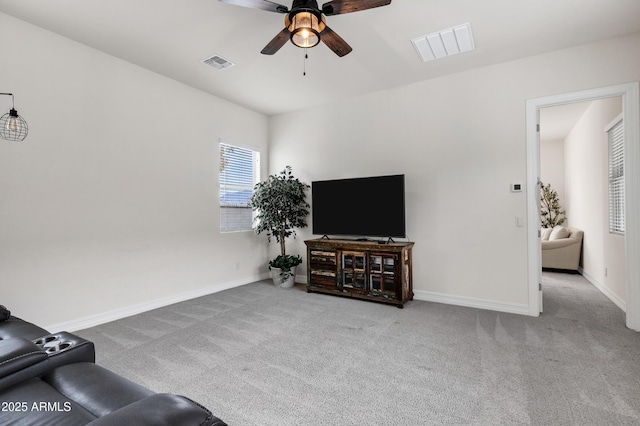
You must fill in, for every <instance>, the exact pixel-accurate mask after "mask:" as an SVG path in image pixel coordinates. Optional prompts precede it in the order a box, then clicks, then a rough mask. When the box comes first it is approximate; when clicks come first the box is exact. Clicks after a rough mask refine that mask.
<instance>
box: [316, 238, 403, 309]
mask: <svg viewBox="0 0 640 426" xmlns="http://www.w3.org/2000/svg"><path fill="white" fill-rule="evenodd" d="M304 243H305V244H306V245H307V292H308V293H311V292H317V293H326V294H333V295H336V296H346V297H353V298H356V299H364V300H371V301H375V302H382V303H388V304H392V305H396V306H397V307H399V308H402V307H403V305H404V304H405V302H407V301H408V300H413V282H412V266H411V250H412V248H413V243H409V242H401V243H388V244H380V243H378V242H374V241H354V240H332V239H326V238H323V239H316V240H307V241H305V242H304Z"/></svg>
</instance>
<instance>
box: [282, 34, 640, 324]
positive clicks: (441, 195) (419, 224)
mask: <svg viewBox="0 0 640 426" xmlns="http://www.w3.org/2000/svg"><path fill="white" fill-rule="evenodd" d="M638 48H640V34H635V35H633V36H629V37H622V38H616V39H611V40H607V41H603V42H599V43H594V44H589V45H583V46H579V47H576V48H572V49H566V50H561V51H556V52H552V53H548V54H544V55H539V56H535V57H530V58H525V59H522V60H518V61H513V62H509V63H504V64H499V65H495V66H489V67H485V68H481V69H476V70H472V71H468V72H463V73H459V74H455V75H450V76H446V77H443V78H438V79H433V80H428V81H424V82H421V83H417V84H412V85H408V86H404V87H400V88H397V89H394V90H387V91H382V92H378V93H373V94H369V95H366V96H362V97H359V98H356V99H351V100H348V101H345V102H339V103H334V104H331V105H326V106H321V107H317V108H313V109H309V110H306V111H300V112H295V113H290V114H285V115H281V116H277V117H272V118H271V119H270V170H271V171H272V172H274V171H276V170H278V169H280V168H281V167H283V166H284V165H286V164H290V165H292V166H293V167H294V170H296V171H297V172H298V173H297V174H298V176H299V177H300V178H302V179H304V180H306V181H312V180H317V179H327V178H340V177H351V176H367V175H379V174H389V173H404V174H405V175H406V183H407V188H406V196H407V209H408V210H407V223H408V227H407V231H408V234H409V237H410V239H411V240H413V241H415V242H416V246H415V249H414V269H413V272H414V289H415V290H416V295H417V296H418V297H419V298H423V299H427V300H444V301H449V302H451V303H459V304H467V305H475V306H486V307H488V308H491V309H499V310H507V311H518V312H522V313H527V312H528V311H527V309H526V307H527V306H528V303H529V301H528V283H527V233H526V229H525V228H519V227H516V226H515V218H516V216H526V199H525V193H524V192H522V193H512V192H510V191H509V185H510V183H512V182H525V181H526V152H525V142H526V141H525V102H526V100H527V99H531V98H537V97H541V96H546V95H551V94H558V93H566V92H573V91H578V90H583V89H588V88H595V87H602V86H608V85H613V84H619V83H622V82H628V81H637V80H639V79H640V56H639V55H630V54H629V52H634V51H637V50H638ZM445 60H446V59H445ZM611 63H615V64H616V66H615V67H612V66H611V65H610V64H611ZM427 66H429V65H428V64H425V67H427ZM302 237H303V238H299V239H298V240H296V242H295V245H296V246H297V250H298V251H299V252H300V253H304V244H303V242H302V240H303V239H304V238H305V237H306V238H309V237H311V234H310V232H309V231H307V232H305V233H304V235H302ZM291 251H293V250H291Z"/></svg>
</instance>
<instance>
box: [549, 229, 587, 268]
mask: <svg viewBox="0 0 640 426" xmlns="http://www.w3.org/2000/svg"><path fill="white" fill-rule="evenodd" d="M583 234H584V233H583V232H582V231H581V230H580V229H577V228H571V227H561V226H556V227H555V228H553V229H549V228H547V229H543V230H542V267H543V268H551V269H566V270H570V271H577V270H578V267H579V266H580V254H581V252H582V237H583Z"/></svg>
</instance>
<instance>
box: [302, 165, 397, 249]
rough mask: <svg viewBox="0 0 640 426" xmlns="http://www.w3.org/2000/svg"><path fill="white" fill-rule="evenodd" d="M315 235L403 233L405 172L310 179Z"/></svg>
mask: <svg viewBox="0 0 640 426" xmlns="http://www.w3.org/2000/svg"><path fill="white" fill-rule="evenodd" d="M311 203H312V204H311V217H312V224H313V225H312V228H313V229H312V231H313V233H314V234H315V235H327V236H330V235H350V236H356V237H385V238H387V237H400V238H403V237H405V236H406V231H405V215H404V211H405V208H404V207H405V206H404V175H392V176H374V177H362V178H353V179H336V180H323V181H315V182H311Z"/></svg>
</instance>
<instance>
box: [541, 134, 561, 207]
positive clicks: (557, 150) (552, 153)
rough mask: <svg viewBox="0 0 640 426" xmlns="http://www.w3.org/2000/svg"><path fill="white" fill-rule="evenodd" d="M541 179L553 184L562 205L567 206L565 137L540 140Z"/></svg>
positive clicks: (552, 186)
mask: <svg viewBox="0 0 640 426" xmlns="http://www.w3.org/2000/svg"><path fill="white" fill-rule="evenodd" d="M542 124H543V125H544V123H542ZM540 180H541V181H542V182H543V183H544V184H545V185H546V184H551V188H553V189H554V190H555V191H556V192H557V193H558V199H559V200H560V206H561V207H562V208H563V209H564V208H566V195H565V191H564V180H565V176H564V140H563V139H559V140H549V141H540Z"/></svg>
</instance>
